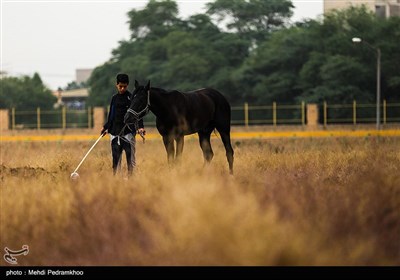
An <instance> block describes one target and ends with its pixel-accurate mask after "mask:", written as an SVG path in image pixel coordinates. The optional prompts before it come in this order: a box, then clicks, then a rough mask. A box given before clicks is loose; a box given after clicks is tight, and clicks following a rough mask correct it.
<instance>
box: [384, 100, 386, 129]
mask: <svg viewBox="0 0 400 280" xmlns="http://www.w3.org/2000/svg"><path fill="white" fill-rule="evenodd" d="M383 125H386V99H383Z"/></svg>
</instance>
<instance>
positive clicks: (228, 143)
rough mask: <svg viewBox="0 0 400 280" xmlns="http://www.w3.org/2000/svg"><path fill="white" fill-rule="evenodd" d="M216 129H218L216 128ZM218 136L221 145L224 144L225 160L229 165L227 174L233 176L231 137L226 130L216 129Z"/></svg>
mask: <svg viewBox="0 0 400 280" xmlns="http://www.w3.org/2000/svg"><path fill="white" fill-rule="evenodd" d="M217 129H218V128H217ZM218 132H219V134H220V135H221V139H222V143H224V146H225V151H226V158H227V159H228V164H229V173H230V174H233V154H234V152H233V149H232V145H231V135H230V132H229V130H228V131H227V130H226V129H218Z"/></svg>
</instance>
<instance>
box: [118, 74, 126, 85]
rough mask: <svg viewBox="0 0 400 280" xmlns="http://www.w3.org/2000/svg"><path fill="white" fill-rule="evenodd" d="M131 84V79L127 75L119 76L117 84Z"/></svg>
mask: <svg viewBox="0 0 400 280" xmlns="http://www.w3.org/2000/svg"><path fill="white" fill-rule="evenodd" d="M119 83H122V84H129V77H128V75H127V74H118V75H117V84H119Z"/></svg>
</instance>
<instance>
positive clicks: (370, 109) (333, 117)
mask: <svg viewBox="0 0 400 280" xmlns="http://www.w3.org/2000/svg"><path fill="white" fill-rule="evenodd" d="M380 108H381V110H380V112H381V116H380V119H381V121H382V124H383V125H385V124H387V123H396V122H400V103H387V102H386V100H383V103H382V104H381V106H380ZM322 110H323V121H322V123H323V124H324V126H325V127H326V126H327V125H328V124H340V123H343V124H350V123H352V124H353V125H356V124H362V123H373V122H375V121H376V105H375V104H358V103H357V102H356V101H353V103H352V104H328V103H327V102H324V103H323V105H322Z"/></svg>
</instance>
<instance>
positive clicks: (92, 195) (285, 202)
mask: <svg viewBox="0 0 400 280" xmlns="http://www.w3.org/2000/svg"><path fill="white" fill-rule="evenodd" d="M92 144H93V142H47V143H46V142H21V143H6V142H2V143H0V145H1V162H0V164H1V165H0V168H1V178H0V182H1V249H2V250H3V248H4V247H6V246H7V247H8V248H14V249H21V247H22V245H24V244H26V245H28V246H29V249H30V251H29V254H28V255H26V256H20V257H19V258H18V263H19V264H20V265H29V266H31V265H47V266H52V265H83V266H86V265H94V266H97V265H122V266H130V265H195V266H197V265H256V266H258V265H268V266H269V265H278V266H280V265H400V139H399V138H373V137H369V138H354V139H350V138H322V139H285V140H243V141H239V140H234V141H233V144H234V149H235V165H234V172H235V175H234V176H230V175H229V174H228V165H227V162H226V158H225V151H224V149H223V146H222V143H221V142H220V140H219V139H215V140H213V148H214V153H215V156H214V159H213V161H212V163H211V164H210V165H208V166H206V167H204V168H203V159H202V154H201V151H200V147H199V146H198V143H197V141H196V140H195V139H191V140H188V141H186V142H185V148H184V153H183V159H182V162H181V164H179V165H176V166H173V167H168V165H167V163H166V153H165V150H164V147H163V145H162V143H161V140H152V141H147V142H146V144H142V143H141V142H139V137H138V143H137V154H136V156H137V161H138V167H137V169H136V173H135V175H134V176H133V177H131V178H129V180H126V179H124V175H123V174H122V175H120V176H116V177H113V176H112V171H111V154H110V147H109V142H108V141H106V140H105V139H104V141H101V142H100V143H99V144H98V146H96V148H95V149H94V150H93V151H92V153H91V154H90V155H89V157H88V158H87V159H86V161H85V162H84V163H83V165H82V166H81V168H80V170H79V171H78V172H79V174H80V179H79V180H78V181H76V182H74V181H71V180H70V178H69V176H70V174H71V172H72V171H73V170H74V169H75V167H76V166H77V164H78V163H79V162H80V160H81V159H82V157H83V156H84V155H85V153H86V152H87V151H88V149H89V148H90V146H91V145H92ZM123 169H124V170H126V163H125V156H124V158H123ZM2 264H6V263H5V262H4V260H2Z"/></svg>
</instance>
